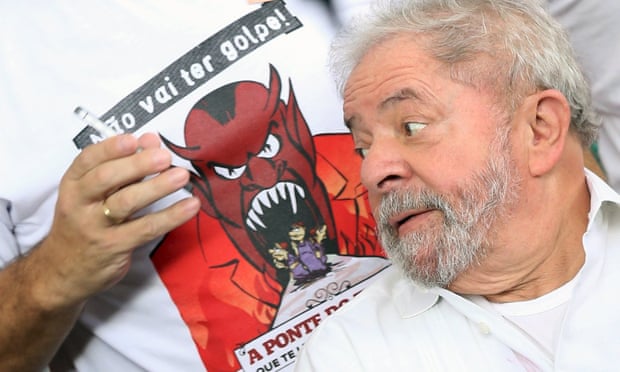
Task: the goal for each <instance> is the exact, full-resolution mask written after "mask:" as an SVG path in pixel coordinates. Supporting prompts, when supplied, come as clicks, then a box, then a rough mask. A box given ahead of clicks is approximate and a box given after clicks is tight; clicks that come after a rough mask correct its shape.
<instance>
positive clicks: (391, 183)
mask: <svg viewBox="0 0 620 372" xmlns="http://www.w3.org/2000/svg"><path fill="white" fill-rule="evenodd" d="M407 150H408V149H407V145H405V144H403V143H402V142H401V141H399V140H398V139H397V138H395V137H392V138H390V137H384V138H377V137H375V138H374V139H373V142H372V145H371V146H370V148H369V149H368V150H367V153H366V157H365V158H364V160H363V161H362V168H361V174H360V176H361V181H362V183H363V184H364V186H365V187H366V188H367V189H368V191H369V192H371V193H375V194H376V193H378V194H383V193H386V192H389V191H391V190H393V189H395V188H399V187H401V186H403V184H404V183H405V182H407V180H408V179H410V178H411V176H412V175H413V170H412V168H411V163H410V160H411V159H408V157H407V153H408V151H407Z"/></svg>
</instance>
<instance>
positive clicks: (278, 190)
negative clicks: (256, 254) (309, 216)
mask: <svg viewBox="0 0 620 372" xmlns="http://www.w3.org/2000/svg"><path fill="white" fill-rule="evenodd" d="M297 197H300V198H302V199H304V198H305V197H306V193H305V192H304V189H303V188H302V187H301V186H299V185H296V184H294V183H292V182H280V183H278V184H276V185H275V186H273V187H271V188H270V189H267V190H263V191H261V192H259V193H258V194H257V195H256V196H255V197H254V199H253V200H252V203H251V206H250V211H249V212H248V217H247V218H246V220H245V223H246V225H248V227H249V228H250V229H252V230H254V231H256V230H257V228H256V225H258V226H261V227H263V228H265V229H266V228H267V227H266V226H265V224H264V223H263V221H262V219H261V217H260V216H262V215H263V214H264V208H268V209H269V208H271V206H272V205H274V204H279V203H280V201H282V200H287V199H288V200H289V202H290V204H291V210H292V212H293V214H296V213H297V207H298V206H297Z"/></svg>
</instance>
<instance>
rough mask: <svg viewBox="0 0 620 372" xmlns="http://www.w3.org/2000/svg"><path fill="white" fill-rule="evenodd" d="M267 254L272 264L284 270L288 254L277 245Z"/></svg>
mask: <svg viewBox="0 0 620 372" xmlns="http://www.w3.org/2000/svg"><path fill="white" fill-rule="evenodd" d="M269 253H270V254H271V256H272V257H273V263H274V265H275V266H276V268H278V269H286V268H287V267H288V266H287V265H286V259H287V258H288V252H287V251H286V250H285V249H284V248H282V246H281V245H280V244H279V243H276V244H275V248H272V249H270V250H269Z"/></svg>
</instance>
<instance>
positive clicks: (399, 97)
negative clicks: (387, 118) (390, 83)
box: [344, 88, 428, 130]
mask: <svg viewBox="0 0 620 372" xmlns="http://www.w3.org/2000/svg"><path fill="white" fill-rule="evenodd" d="M426 96H428V95H427V94H424V93H420V92H419V91H417V90H415V89H413V88H403V89H399V90H397V91H395V92H394V93H393V94H390V95H389V96H388V97H387V98H385V99H384V100H383V101H381V102H380V103H379V104H378V105H377V108H378V109H379V111H382V110H385V109H386V108H387V107H388V106H390V105H392V104H394V103H397V102H401V101H404V100H414V101H418V102H424V101H425V97H426ZM356 122H357V116H356V115H353V116H351V117H348V118H345V119H344V125H345V126H346V127H347V128H349V130H351V129H352V128H353V126H354V125H355V123H356Z"/></svg>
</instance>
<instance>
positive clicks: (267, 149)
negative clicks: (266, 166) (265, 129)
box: [256, 134, 280, 159]
mask: <svg viewBox="0 0 620 372" xmlns="http://www.w3.org/2000/svg"><path fill="white" fill-rule="evenodd" d="M279 151H280V140H279V139H278V137H276V136H274V135H273V134H270V135H269V136H268V137H267V140H266V141H265V145H264V146H263V149H262V150H261V151H260V152H259V153H258V154H257V155H256V156H258V157H259V158H264V159H271V158H273V157H274V156H276V154H277V153H278V152H279Z"/></svg>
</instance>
